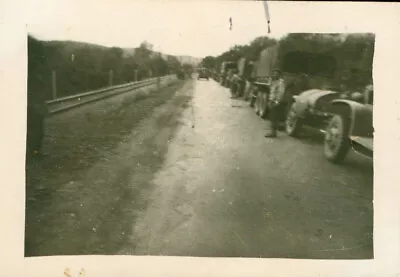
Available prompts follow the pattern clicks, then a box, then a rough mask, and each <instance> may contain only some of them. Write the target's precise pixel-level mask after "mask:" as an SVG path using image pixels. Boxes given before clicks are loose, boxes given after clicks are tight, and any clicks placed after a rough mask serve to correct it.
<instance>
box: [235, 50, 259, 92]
mask: <svg viewBox="0 0 400 277" xmlns="http://www.w3.org/2000/svg"><path fill="white" fill-rule="evenodd" d="M253 66H254V62H253V61H251V60H249V59H247V58H245V57H242V58H241V59H239V61H238V63H237V74H236V75H235V76H234V78H233V79H232V82H231V91H232V95H233V96H235V97H242V96H245V89H246V86H249V82H250V78H251V74H252V70H253Z"/></svg>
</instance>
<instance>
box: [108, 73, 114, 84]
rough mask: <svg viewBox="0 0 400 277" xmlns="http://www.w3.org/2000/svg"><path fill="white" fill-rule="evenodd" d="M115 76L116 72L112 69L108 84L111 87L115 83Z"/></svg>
mask: <svg viewBox="0 0 400 277" xmlns="http://www.w3.org/2000/svg"><path fill="white" fill-rule="evenodd" d="M113 77H114V72H113V71H112V70H110V71H109V72H108V85H109V86H110V87H111V86H112V85H113Z"/></svg>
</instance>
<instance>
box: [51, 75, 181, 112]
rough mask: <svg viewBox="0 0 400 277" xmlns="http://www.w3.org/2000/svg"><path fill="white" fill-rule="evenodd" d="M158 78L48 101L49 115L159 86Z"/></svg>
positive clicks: (163, 78) (164, 78)
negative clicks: (150, 86)
mask: <svg viewBox="0 0 400 277" xmlns="http://www.w3.org/2000/svg"><path fill="white" fill-rule="evenodd" d="M172 76H174V75H168V76H163V77H160V82H162V81H163V80H166V79H168V78H171V77H172ZM157 81H158V78H157V77H156V78H151V79H146V80H142V81H139V82H131V83H126V84H122V85H116V86H111V87H106V88H102V89H98V90H93V91H89V92H84V93H80V94H75V95H71V96H67V97H62V98H57V99H54V100H50V101H46V105H47V109H48V111H49V112H48V113H49V115H53V114H57V113H60V112H64V111H68V110H71V109H73V108H76V107H79V106H82V105H85V104H89V103H93V102H96V101H99V100H103V99H105V98H109V97H113V96H116V95H119V94H121V93H124V92H128V91H131V90H134V89H139V88H143V87H146V86H149V85H154V84H157Z"/></svg>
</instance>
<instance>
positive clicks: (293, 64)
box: [250, 43, 337, 121]
mask: <svg viewBox="0 0 400 277" xmlns="http://www.w3.org/2000/svg"><path fill="white" fill-rule="evenodd" d="M336 66H337V65H336V60H335V59H334V58H333V57H332V56H331V55H329V54H326V53H323V52H322V53H315V52H312V53H311V52H309V50H308V49H307V47H306V46H304V45H303V46H300V47H298V46H297V45H296V46H290V47H287V45H282V43H277V44H275V45H273V46H270V47H267V48H265V49H264V50H262V51H261V53H260V56H259V59H258V60H257V62H256V66H255V67H254V71H253V77H254V81H253V83H252V85H253V90H252V93H251V98H252V101H250V105H251V106H253V107H254V109H255V112H256V113H257V114H258V115H260V116H261V117H262V118H266V117H267V115H268V95H269V87H270V82H271V75H272V71H273V70H274V69H275V68H278V69H280V70H281V71H282V73H283V79H284V82H285V86H286V90H285V96H284V99H283V104H284V106H285V109H284V112H283V113H282V117H281V119H282V121H284V120H285V118H286V114H287V112H288V110H289V107H290V105H291V103H292V101H293V96H294V95H298V94H300V93H301V92H303V91H305V90H307V89H310V88H315V89H336V87H335V86H334V80H335V73H336Z"/></svg>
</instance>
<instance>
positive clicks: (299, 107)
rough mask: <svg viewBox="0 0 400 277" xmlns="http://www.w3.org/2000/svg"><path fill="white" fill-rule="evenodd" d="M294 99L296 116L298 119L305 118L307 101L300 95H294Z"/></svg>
mask: <svg viewBox="0 0 400 277" xmlns="http://www.w3.org/2000/svg"><path fill="white" fill-rule="evenodd" d="M292 99H293V100H292V105H294V109H295V112H296V115H297V116H298V117H305V115H306V112H307V107H308V103H307V101H306V100H305V99H304V98H301V97H299V96H298V95H294V96H293V98H292Z"/></svg>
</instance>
